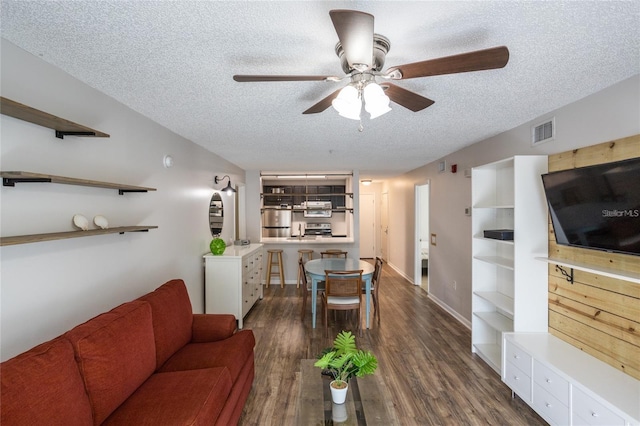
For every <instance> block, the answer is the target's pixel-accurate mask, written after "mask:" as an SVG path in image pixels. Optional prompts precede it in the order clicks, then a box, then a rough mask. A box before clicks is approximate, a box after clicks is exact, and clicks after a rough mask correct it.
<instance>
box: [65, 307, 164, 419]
mask: <svg viewBox="0 0 640 426" xmlns="http://www.w3.org/2000/svg"><path fill="white" fill-rule="evenodd" d="M65 336H66V337H67V338H68V339H69V340H70V341H71V344H72V345H73V348H74V350H75V354H76V361H77V363H78V367H79V368H80V371H81V373H82V376H83V378H84V383H85V387H86V389H87V393H88V394H89V400H90V401H91V407H92V411H93V418H94V422H95V424H100V423H102V422H103V421H104V420H105V419H106V418H107V417H108V416H109V415H110V414H111V413H112V412H113V411H114V410H115V409H116V408H117V407H118V406H119V405H120V404H122V403H123V402H124V401H125V400H126V399H127V398H128V397H129V396H130V395H131V394H132V393H133V392H134V391H135V390H136V389H137V388H138V387H139V386H140V385H141V384H142V383H144V382H145V380H147V379H148V378H149V376H151V374H152V373H153V371H154V370H155V365H156V351H155V342H154V338H153V327H152V325H151V307H150V306H149V304H148V303H146V302H141V301H133V302H129V303H125V304H123V305H120V306H118V307H116V308H114V309H112V310H111V311H109V312H105V313H103V314H101V315H98V316H97V317H95V318H93V319H91V320H89V321H87V322H86V323H84V324H81V325H79V326H77V327H75V328H73V329H72V330H70V331H68V332H67V333H65Z"/></svg>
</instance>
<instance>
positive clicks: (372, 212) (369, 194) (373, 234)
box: [360, 192, 378, 259]
mask: <svg viewBox="0 0 640 426" xmlns="http://www.w3.org/2000/svg"><path fill="white" fill-rule="evenodd" d="M369 197H370V198H371V205H370V206H367V209H370V217H371V222H370V223H367V224H366V225H370V226H371V229H370V233H371V243H372V244H373V249H372V252H373V253H372V254H373V256H371V258H372V259H374V258H375V257H376V256H377V253H378V245H377V242H376V226H377V223H376V194H375V192H366V193H363V192H361V193H360V213H361V214H360V258H369V256H363V254H362V253H363V249H362V241H363V240H364V238H363V232H362V228H363V226H362V225H363V221H362V218H363V217H364V215H363V214H362V211H363V210H364V209H363V208H362V205H363V200H364V199H365V198H369Z"/></svg>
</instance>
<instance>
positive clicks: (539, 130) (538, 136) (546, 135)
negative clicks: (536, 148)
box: [531, 117, 556, 145]
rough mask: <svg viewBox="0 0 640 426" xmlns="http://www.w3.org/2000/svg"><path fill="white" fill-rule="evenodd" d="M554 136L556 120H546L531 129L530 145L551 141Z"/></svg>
mask: <svg viewBox="0 0 640 426" xmlns="http://www.w3.org/2000/svg"><path fill="white" fill-rule="evenodd" d="M555 136H556V118H555V117H554V118H552V119H551V120H547V121H545V122H544V123H541V124H538V125H536V126H533V127H532V128H531V145H538V144H541V143H544V142H549V141H551V140H553V139H554V138H555Z"/></svg>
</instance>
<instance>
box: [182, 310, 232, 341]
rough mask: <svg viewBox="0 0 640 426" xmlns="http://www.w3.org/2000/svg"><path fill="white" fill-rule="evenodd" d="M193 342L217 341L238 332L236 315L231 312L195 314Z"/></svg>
mask: <svg viewBox="0 0 640 426" xmlns="http://www.w3.org/2000/svg"><path fill="white" fill-rule="evenodd" d="M192 330H193V334H192V337H191V342H192V343H204V342H216V341H218V340H223V339H226V338H228V337H231V336H232V335H233V334H234V333H235V332H236V317H235V316H234V315H230V314H193V328H192Z"/></svg>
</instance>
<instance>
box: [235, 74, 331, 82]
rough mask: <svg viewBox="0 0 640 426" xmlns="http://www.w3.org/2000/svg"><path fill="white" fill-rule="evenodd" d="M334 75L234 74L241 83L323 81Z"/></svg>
mask: <svg viewBox="0 0 640 426" xmlns="http://www.w3.org/2000/svg"><path fill="white" fill-rule="evenodd" d="M333 78H335V77H332V76H326V75H234V76H233V79H234V80H235V81H239V82H241V83H245V82H256V81H324V80H327V79H333Z"/></svg>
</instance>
